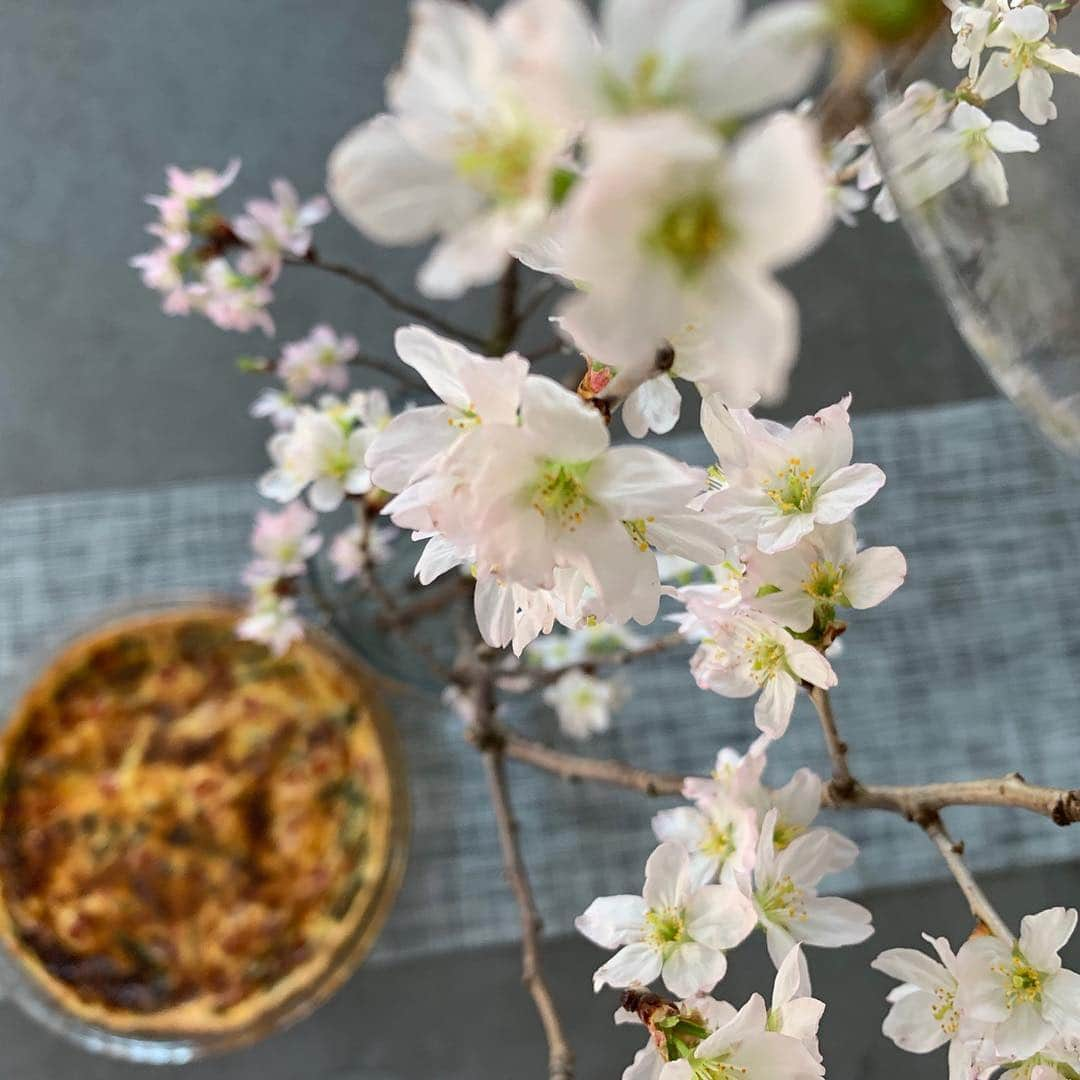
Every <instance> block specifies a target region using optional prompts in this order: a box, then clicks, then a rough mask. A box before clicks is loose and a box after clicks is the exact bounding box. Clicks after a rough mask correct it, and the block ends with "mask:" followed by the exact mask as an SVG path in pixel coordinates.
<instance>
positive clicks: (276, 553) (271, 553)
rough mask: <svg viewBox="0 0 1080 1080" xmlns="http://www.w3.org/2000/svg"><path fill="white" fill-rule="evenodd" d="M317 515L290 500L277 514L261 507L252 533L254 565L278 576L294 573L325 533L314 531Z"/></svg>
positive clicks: (302, 564) (266, 572) (310, 554)
mask: <svg viewBox="0 0 1080 1080" xmlns="http://www.w3.org/2000/svg"><path fill="white" fill-rule="evenodd" d="M317 521H318V518H317V517H316V516H315V515H314V514H313V513H312V512H311V511H310V510H308V509H307V507H305V506H304V505H303V503H299V502H295V503H290V504H289V505H288V506H287V507H286V508H285V509H284V510H282V511H281V512H280V513H278V514H274V513H271V512H269V511H267V510H260V511H259V513H258V514H257V515H256V518H255V528H254V530H253V531H252V534H251V547H252V550H253V551H254V553H255V566H256V567H257V568H258V570H259V571H261V572H263V573H265V574H267V575H269V576H277V577H295V576H296V575H298V574H302V573H303V572H304V565H305V563H306V562H307V560H308V559H310V558H311V557H312V556H313V555H314V554H315V553H316V552H317V551H318V550H319V548H320V547H322V537H321V536H320V535H319V534H318V533H316V532H314V529H315V525H316V523H317Z"/></svg>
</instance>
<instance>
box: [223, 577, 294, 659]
mask: <svg viewBox="0 0 1080 1080" xmlns="http://www.w3.org/2000/svg"><path fill="white" fill-rule="evenodd" d="M246 583H247V584H248V585H249V587H250V588H251V590H252V598H251V603H250V605H249V607H248V610H247V614H246V615H245V616H244V618H243V619H241V620H240V622H238V623H237V625H236V633H237V636H238V637H241V638H244V639H245V640H247V641H257V642H259V644H261V645H265V646H266V647H267V648H269V649H270V651H271V652H272V653H274V655H275V656H284V654H285V653H287V652H288V651H289V648H290V647H291V646H292V645H293V643H294V642H297V641H299V640H300V639H301V638H302V637H303V636H304V625H303V623H302V622H301V621H300V617H299V614H298V613H297V605H296V601H295V600H294V599H292V598H291V597H287V596H281V595H280V594H279V593H278V591H277V581H276V579H274V578H269V577H266V578H256V577H255V576H248V577H247V579H246Z"/></svg>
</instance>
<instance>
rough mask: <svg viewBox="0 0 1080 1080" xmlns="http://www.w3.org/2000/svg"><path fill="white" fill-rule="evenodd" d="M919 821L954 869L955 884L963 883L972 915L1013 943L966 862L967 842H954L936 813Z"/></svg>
mask: <svg viewBox="0 0 1080 1080" xmlns="http://www.w3.org/2000/svg"><path fill="white" fill-rule="evenodd" d="M919 824H920V825H921V826H922V829H923V830H924V831H925V833H926V835H927V836H929V837H930V839H931V840H933V842H934V843H935V844H936V845H937V848H938V851H940V852H941V857H942V858H943V859H944V860H945V864H946V866H948V868H949V870H950V871H951V872H952V876H953V877H954V878H956V884H957V885H959V886H960V891H961V892H962V893H963V894H964V898H965V899H966V900H967V902H968V907H969V908H971V914H972V915H974V916H975V918H976V919H977V920H978V921H979V922H981V923H982V924H983V926H985V927H986V929H987V930H989V931H990V932H991V933H992V934H995V935H996V936H997V937H999V938H1001V940H1002V941H1006V942H1008V943H1009V944H1010V945H1011V944H1012V943H1013V936H1012V932H1011V931H1010V930H1009V928H1008V926H1006V925H1005V920H1004V919H1002V917H1001V916H1000V915H999V914H998V913H997V911H996V910H995V908H994V905H993V904H991V903H990V900H989V899H988V897H987V895H986V893H984V892H983V891H982V889H981V888H980V887H979V883H978V882H977V881H976V880H975V878H974V877H972V874H971V871H970V870H969V869H968V867H967V863H965V862H964V859H963V855H964V845H963V844H957V843H954V842H953V839H952V837H950V836H949V834H948V832H947V831H946V829H945V826H944V824H943V823H942V821H941V818H939V817H938V816H937V814H932V815H931V816H929V817H927V818H925V819H924V820H922V821H921V822H919Z"/></svg>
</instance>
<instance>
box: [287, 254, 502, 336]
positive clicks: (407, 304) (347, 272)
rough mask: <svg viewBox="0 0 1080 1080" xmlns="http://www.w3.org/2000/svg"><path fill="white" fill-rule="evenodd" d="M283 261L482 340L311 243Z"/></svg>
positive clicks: (444, 330)
mask: <svg viewBox="0 0 1080 1080" xmlns="http://www.w3.org/2000/svg"><path fill="white" fill-rule="evenodd" d="M285 262H286V264H287V265H289V266H314V267H317V268H318V269H319V270H323V271H325V272H326V273H328V274H336V275H337V276H338V277H341V278H345V279H346V280H347V281H351V282H352V283H353V284H354V285H359V286H360V287H361V288H363V289H367V290H368V292H370V293H373V294H374V295H375V296H377V297H378V298H379V299H380V300H381V301H382V302H383V303H384V304H386V306H387V307H389V308H393V310H394V311H398V312H401V314H402V315H409V316H411V317H412V318H414V319H419V320H420V321H421V322H423V323H426V324H427V325H428V326H430V327H431V328H432V329H434V330H438V331H440V332H441V333H443V334H449V335H450V336H451V337H456V338H458V339H459V340H461V341H467V342H468V343H469V344H470V345H483V344H484V339H483V338H482V337H480V336H479V335H478V334H474V333H473V332H472V331H471V330H465V329H463V328H462V327H460V326H457V325H455V324H454V323H453V322H451V321H450V320H449V319H444V318H443V317H442V316H441V315H436V314H435V312H433V311H429V310H428V309H427V308H426V307H424V306H423V305H422V304H416V303H414V302H413V301H411V300H408V299H406V298H405V297H404V296H399V295H398V294H397V293H395V292H394V291H393V290H392V289H389V288H388V287H387V286H386V285H384V284H383V283H382V282H381V281H380V280H379V279H378V278H377V277H375V275H374V274H369V273H368V272H367V271H366V270H360V269H358V268H357V267H355V266H349V265H347V264H346V263H337V262H329V261H328V260H326V259H323V258H322V256H320V255H319V254H318V252H317V251H316V250H315V248H314V247H311V248H310V249H309V250H308V253H307V254H306V255H304V256H303V257H301V258H293V257H290V258H287V259H286V260H285Z"/></svg>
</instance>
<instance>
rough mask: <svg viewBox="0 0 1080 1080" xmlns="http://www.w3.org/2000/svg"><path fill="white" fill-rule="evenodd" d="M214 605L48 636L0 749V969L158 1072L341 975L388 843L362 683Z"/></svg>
mask: <svg viewBox="0 0 1080 1080" xmlns="http://www.w3.org/2000/svg"><path fill="white" fill-rule="evenodd" d="M240 613H241V608H240V606H239V605H237V604H236V603H234V602H233V601H231V600H228V599H223V598H218V597H199V598H187V599H184V600H182V601H177V600H176V599H173V598H169V599H163V600H160V601H156V602H153V603H148V604H142V605H140V606H139V607H132V608H128V609H126V610H124V611H122V612H116V613H114V614H111V615H110V616H108V617H107V618H105V619H104V620H100V621H99V622H98V623H97V624H96V625H95V626H94V627H93V628H89V629H84V630H83V631H81V632H79V633H76V634H73V635H70V636H68V637H67V638H66V639H65V640H64V641H63V642H62V643H61V644H60V645H59V647H57V648H54V649H51V650H50V651H49V652H48V654H47V655H45V656H44V657H43V659H42V662H41V663H40V664H39V665H32V666H30V667H29V668H28V671H29V673H30V674H29V678H28V679H27V680H26V682H25V684H24V686H23V687H22V688H21V693H20V694H19V695H18V697H17V699H16V701H15V704H14V706H13V707H12V708H11V709H10V711H9V713H8V720H7V724H6V727H5V730H4V733H3V739H2V742H0V777H2V781H0V981H2V992H3V994H4V995H5V996H7V997H9V998H10V999H11V1000H12V1001H13V1002H14V1003H15V1004H17V1005H18V1006H19V1007H20V1008H22V1009H23V1010H24V1011H25V1012H26V1013H27V1014H29V1015H30V1016H31V1017H32V1018H34V1019H35V1020H37V1021H39V1022H40V1023H42V1024H44V1025H46V1026H47V1027H49V1028H50V1029H52V1030H53V1031H55V1032H57V1033H59V1034H60V1035H62V1036H64V1037H66V1038H68V1039H70V1040H72V1041H74V1042H76V1043H78V1044H80V1045H81V1046H83V1047H84V1048H86V1049H88V1050H91V1051H94V1052H97V1053H102V1054H107V1055H111V1056H114V1057H118V1058H122V1059H126V1060H129V1061H135V1062H143V1063H160V1064H181V1063H185V1062H188V1061H191V1060H193V1059H195V1058H198V1057H202V1056H205V1055H209V1054H214V1053H220V1052H223V1051H226V1050H231V1049H235V1048H237V1047H239V1046H243V1045H245V1044H247V1043H250V1042H253V1041H255V1040H257V1039H260V1038H262V1037H264V1036H265V1035H268V1034H270V1033H271V1032H273V1031H277V1030H280V1029H281V1028H283V1027H285V1026H287V1025H289V1024H292V1023H294V1022H296V1021H297V1020H299V1019H301V1018H302V1017H304V1016H306V1015H307V1014H309V1013H310V1012H311V1011H312V1010H313V1009H315V1008H316V1007H317V1006H318V1005H320V1004H321V1003H322V1002H323V1001H325V1000H326V999H327V998H328V997H329V996H330V995H331V994H333V993H334V991H335V990H336V989H337V988H338V987H339V986H340V985H341V984H342V983H343V982H344V981H345V980H346V979H347V978H348V977H349V976H350V975H351V974H352V973H353V971H354V970H355V969H356V967H357V966H358V965H359V963H360V962H361V960H362V959H363V957H364V956H365V955H366V954H367V952H368V950H369V949H370V947H371V945H372V944H373V942H374V940H375V938H376V936H377V934H378V932H379V929H380V927H381V925H382V923H383V921H384V919H385V917H386V915H387V913H388V911H389V909H390V907H391V905H392V903H393V901H394V898H395V896H396V893H397V890H398V887H399V885H400V882H401V878H402V875H403V871H404V865H405V857H406V850H407V844H408V829H409V825H408V803H407V793H406V785H405V779H404V773H403V769H402V764H401V757H400V752H399V748H398V745H397V739H396V736H395V733H394V730H393V727H392V725H391V723H390V719H389V715H388V712H387V710H386V707H385V700H386V694H385V692H384V691H383V690H382V689H381V687H380V685H379V683H378V680H377V679H376V678H375V677H374V676H373V675H372V674H371V673H370V672H369V671H368V670H366V669H365V668H364V667H362V666H361V665H360V664H359V663H358V662H357V661H356V660H355V659H354V658H353V656H352V655H351V654H350V653H348V652H347V651H346V650H345V649H344V648H342V647H341V646H340V645H339V644H338V643H337V642H335V641H334V640H333V639H332V638H330V637H329V636H327V635H326V634H324V633H323V632H321V631H320V630H318V629H317V628H315V627H308V628H307V630H308V633H307V636H306V638H305V640H304V642H302V643H300V644H299V645H297V646H294V647H293V649H292V650H291V651H290V652H289V653H288V654H287V655H286V656H285V657H283V658H274V657H272V656H271V655H270V654H269V653H268V652H267V651H266V650H264V649H263V648H262V647H261V646H255V645H252V644H250V643H246V642H240V641H239V640H238V639H236V637H235V635H234V634H233V627H234V624H235V622H236V620H237V618H238V617H239V616H240Z"/></svg>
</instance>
